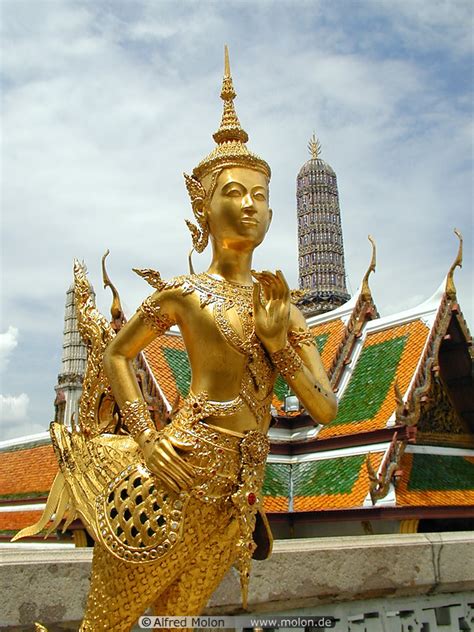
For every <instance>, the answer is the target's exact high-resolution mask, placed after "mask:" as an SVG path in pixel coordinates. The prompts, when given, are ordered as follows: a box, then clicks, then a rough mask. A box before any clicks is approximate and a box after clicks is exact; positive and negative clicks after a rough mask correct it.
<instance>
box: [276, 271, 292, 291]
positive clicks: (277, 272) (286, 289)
mask: <svg viewBox="0 0 474 632" xmlns="http://www.w3.org/2000/svg"><path fill="white" fill-rule="evenodd" d="M276 276H277V277H278V278H279V279H280V282H281V283H282V284H283V287H284V288H285V291H286V292H287V293H288V295H289V294H290V291H291V290H290V286H289V285H288V282H287V280H286V279H285V275H284V274H283V272H282V271H281V270H277V271H276Z"/></svg>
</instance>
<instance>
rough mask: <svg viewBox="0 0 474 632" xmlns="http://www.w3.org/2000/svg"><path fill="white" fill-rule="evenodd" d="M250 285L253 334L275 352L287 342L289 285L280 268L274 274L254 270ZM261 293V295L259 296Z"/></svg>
mask: <svg viewBox="0 0 474 632" xmlns="http://www.w3.org/2000/svg"><path fill="white" fill-rule="evenodd" d="M252 275H253V277H254V278H255V279H256V281H257V282H256V283H255V284H254V286H253V307H254V315H255V333H256V334H257V336H258V337H259V339H260V340H261V341H262V343H263V345H264V346H265V348H266V350H267V351H268V352H269V353H274V352H275V351H278V350H280V349H283V347H284V346H285V345H286V339H287V334H288V323H289V320H290V288H289V287H288V283H287V282H286V279H285V277H284V276H283V273H282V272H281V270H277V271H276V274H273V273H272V272H268V270H265V271H264V272H255V271H254V270H252ZM262 295H263V296H262Z"/></svg>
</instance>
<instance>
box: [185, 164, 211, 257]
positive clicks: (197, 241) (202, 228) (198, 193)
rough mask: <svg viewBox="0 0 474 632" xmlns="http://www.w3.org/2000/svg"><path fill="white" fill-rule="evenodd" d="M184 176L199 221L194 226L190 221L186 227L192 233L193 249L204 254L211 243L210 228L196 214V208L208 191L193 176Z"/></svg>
mask: <svg viewBox="0 0 474 632" xmlns="http://www.w3.org/2000/svg"><path fill="white" fill-rule="evenodd" d="M183 175H184V180H185V182H186V188H187V190H188V193H189V197H190V198H191V204H192V207H193V212H194V216H195V217H196V219H197V223H198V224H199V227H198V226H196V224H193V223H192V222H190V221H189V220H188V219H187V220H185V221H186V226H187V227H188V228H189V230H190V232H191V238H192V240H193V248H194V250H195V251H196V252H202V251H203V250H204V249H205V247H206V246H207V244H208V241H209V226H208V224H207V221H206V220H205V219H203V218H202V217H201V215H198V213H196V210H195V208H196V206H197V205H198V204H202V202H203V201H204V199H205V197H206V191H205V190H204V187H203V186H202V184H201V183H200V182H199V180H197V179H196V178H194V177H193V176H188V175H187V174H186V173H184V174H183Z"/></svg>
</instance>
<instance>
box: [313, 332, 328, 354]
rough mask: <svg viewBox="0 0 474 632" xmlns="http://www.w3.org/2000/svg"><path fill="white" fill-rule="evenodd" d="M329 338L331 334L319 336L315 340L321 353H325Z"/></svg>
mask: <svg viewBox="0 0 474 632" xmlns="http://www.w3.org/2000/svg"><path fill="white" fill-rule="evenodd" d="M328 338H329V334H319V336H316V337H315V338H314V342H315V344H316V346H317V348H318V351H319V353H322V352H323V349H324V347H325V345H326V342H327V341H328Z"/></svg>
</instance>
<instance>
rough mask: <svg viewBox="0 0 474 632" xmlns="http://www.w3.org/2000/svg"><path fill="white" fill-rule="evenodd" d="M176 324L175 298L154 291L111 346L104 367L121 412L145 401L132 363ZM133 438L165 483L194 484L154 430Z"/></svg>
mask: <svg viewBox="0 0 474 632" xmlns="http://www.w3.org/2000/svg"><path fill="white" fill-rule="evenodd" d="M144 306H145V308H144ZM175 322H176V316H175V314H174V305H173V301H172V296H164V293H163V292H155V293H154V294H153V295H151V296H150V297H149V298H148V299H146V301H144V303H143V304H142V306H140V308H139V309H138V310H137V313H136V314H135V315H134V316H133V318H131V320H129V321H128V322H127V324H126V325H125V326H124V327H123V328H122V329H121V330H120V331H119V333H118V334H117V335H116V337H115V338H114V339H113V340H112V341H111V343H110V344H109V345H108V347H107V349H106V351H105V354H104V368H105V372H106V374H107V377H108V378H109V381H110V385H111V387H112V392H113V394H114V397H115V400H116V401H117V403H118V405H119V407H120V409H121V411H123V410H124V408H125V407H126V404H127V402H140V403H141V402H143V398H142V394H141V391H140V388H139V386H138V381H137V378H136V376H135V372H134V370H133V365H132V361H133V360H134V358H136V356H137V355H138V354H139V353H140V351H142V350H143V349H144V348H145V347H146V346H148V345H149V344H150V342H152V340H154V339H155V338H156V337H157V336H158V335H159V334H160V333H164V331H166V330H167V329H169V327H170V326H171V324H173V323H175ZM125 421H126V420H125ZM134 438H135V440H136V442H137V443H138V445H139V446H140V448H141V449H142V452H143V454H144V457H145V461H146V464H147V466H148V467H149V468H150V470H152V471H153V472H155V474H157V475H158V476H159V477H160V478H161V479H162V480H163V482H165V484H167V485H168V486H169V487H171V488H172V489H175V490H176V491H179V490H180V489H185V488H187V487H189V485H191V483H192V474H193V469H192V467H191V466H190V465H189V464H188V463H186V462H185V461H184V460H183V459H181V457H180V456H179V454H178V453H177V452H176V451H175V449H174V448H173V446H172V445H171V443H170V441H169V440H167V439H166V438H160V437H159V436H158V433H157V432H156V430H154V429H152V428H149V429H145V430H143V431H142V432H140V433H139V434H137V435H135V436H134Z"/></svg>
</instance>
